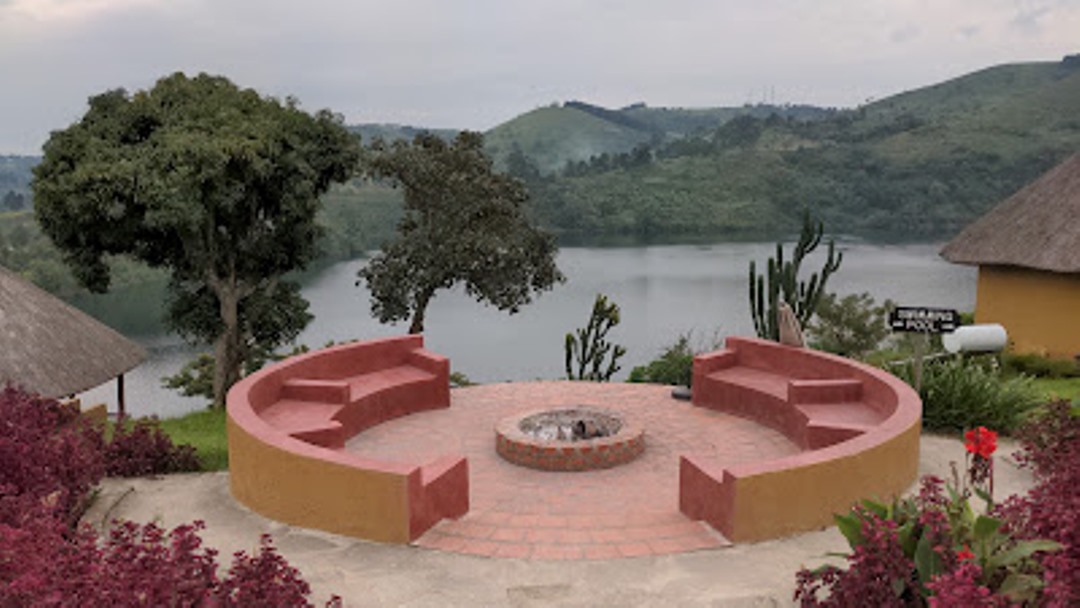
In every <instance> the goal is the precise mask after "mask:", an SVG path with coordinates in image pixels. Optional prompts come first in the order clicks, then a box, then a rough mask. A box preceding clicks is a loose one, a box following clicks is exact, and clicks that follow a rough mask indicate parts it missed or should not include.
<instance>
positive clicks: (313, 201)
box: [33, 73, 359, 404]
mask: <svg viewBox="0 0 1080 608" xmlns="http://www.w3.org/2000/svg"><path fill="white" fill-rule="evenodd" d="M89 105H90V107H89V109H88V110H87V112H86V114H85V115H84V116H83V117H82V119H81V120H79V121H78V122H76V123H75V124H73V125H71V126H69V127H68V128H66V129H63V130H60V131H56V132H53V133H52V135H51V137H50V138H49V141H48V142H47V143H46V144H45V148H44V152H45V154H44V159H43V160H42V162H41V164H40V165H38V166H37V167H36V168H35V170H34V182H33V193H34V200H35V212H36V215H37V218H38V221H39V222H40V224H41V227H42V229H43V231H44V232H45V233H46V234H47V235H48V236H49V237H50V238H51V239H52V240H53V241H54V242H55V243H56V245H57V246H58V247H59V248H60V249H61V250H62V251H63V253H64V257H65V260H66V261H67V262H68V264H69V265H70V266H71V268H72V271H73V272H74V274H75V275H76V277H77V278H78V279H79V281H80V282H81V283H82V284H83V285H84V286H86V287H87V288H88V289H90V290H91V291H98V292H102V291H106V290H107V289H108V287H109V282H110V267H109V264H108V260H109V257H110V256H113V255H128V256H132V257H134V258H137V259H140V260H142V261H144V262H146V263H148V264H149V265H151V266H155V267H164V268H167V269H168V270H169V271H170V272H171V283H170V290H171V296H172V297H171V302H170V310H169V324H170V325H171V326H172V327H173V328H174V329H176V330H178V331H179V332H180V333H182V334H183V335H185V336H186V337H188V338H190V339H192V340H195V341H202V342H214V343H215V356H216V368H215V374H214V395H215V402H216V403H218V404H220V403H223V401H224V395H225V391H226V390H227V389H228V387H229V386H231V385H232V384H233V383H234V382H235V381H236V380H237V379H238V378H239V375H240V369H241V366H242V365H243V362H244V360H245V359H246V357H247V356H248V355H249V353H250V351H251V349H252V348H253V347H255V346H256V345H261V346H263V347H266V346H270V347H272V346H274V345H276V344H277V343H280V342H281V341H283V340H289V339H292V338H294V337H295V336H296V335H297V334H298V333H299V331H300V330H301V329H302V328H303V327H304V325H305V324H306V323H307V322H308V320H309V319H310V316H309V315H308V314H307V312H306V307H307V303H306V302H305V301H304V300H303V299H302V298H301V297H300V296H299V288H298V287H297V286H296V285H294V284H292V283H290V282H287V281H283V280H282V279H281V277H282V275H284V274H285V273H287V272H289V271H292V270H296V269H299V268H302V267H304V265H305V264H306V263H307V262H308V261H310V260H311V259H312V257H313V256H314V255H315V253H316V245H315V239H316V236H317V235H318V233H319V227H318V226H317V224H316V223H315V213H316V211H317V210H318V207H319V195H320V194H322V193H324V192H326V190H327V189H328V188H329V187H330V185H331V183H333V182H335V181H342V180H344V179H346V178H348V177H349V175H350V174H351V173H352V172H353V170H354V169H355V166H356V163H357V161H358V158H359V144H358V142H357V141H356V139H355V138H354V137H353V136H352V135H350V134H349V133H348V132H347V131H346V130H345V128H344V127H343V126H342V122H341V119H340V117H338V116H335V115H333V114H331V113H330V112H329V111H326V110H323V111H320V112H317V113H316V114H314V115H311V114H308V113H306V112H304V111H302V110H300V109H299V107H298V106H297V102H296V101H295V100H293V99H288V100H286V101H284V102H281V101H278V100H276V99H273V98H269V97H263V96H261V95H259V94H258V93H257V92H256V91H254V90H251V89H241V88H238V87H237V86H236V85H234V84H233V83H231V82H230V81H229V80H227V79H226V78H222V77H217V76H209V75H206V74H200V75H198V76H196V77H193V78H189V77H187V76H185V75H184V74H181V73H177V74H174V75H172V76H169V77H166V78H163V79H161V80H159V81H158V82H157V83H156V84H155V86H154V87H153V88H152V89H150V90H146V91H138V92H136V93H135V94H133V95H131V94H128V93H127V92H125V91H123V90H113V91H108V92H106V93H103V94H101V95H98V96H96V97H92V98H91V99H90V101H89Z"/></svg>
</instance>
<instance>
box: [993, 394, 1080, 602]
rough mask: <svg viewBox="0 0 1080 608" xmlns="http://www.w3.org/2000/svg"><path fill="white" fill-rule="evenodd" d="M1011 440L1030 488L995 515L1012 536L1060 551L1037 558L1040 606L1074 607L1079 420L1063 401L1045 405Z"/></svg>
mask: <svg viewBox="0 0 1080 608" xmlns="http://www.w3.org/2000/svg"><path fill="white" fill-rule="evenodd" d="M1017 436H1018V437H1019V439H1020V440H1021V442H1022V444H1023V450H1022V451H1021V452H1020V454H1018V455H1017V460H1018V461H1020V463H1021V464H1022V465H1023V466H1026V467H1028V468H1030V469H1031V471H1032V473H1033V474H1034V475H1035V480H1036V485H1035V487H1034V488H1032V489H1031V491H1030V492H1028V493H1027V495H1025V496H1019V497H1012V498H1010V499H1009V500H1007V501H1006V502H1005V503H1004V504H1002V505H1001V506H1000V507H999V509H998V512H999V514H1000V515H1001V517H1002V518H1003V519H1004V520H1005V522H1006V526H1007V528H1008V529H1009V530H1010V531H1011V532H1012V534H1014V535H1015V536H1016V537H1017V538H1049V539H1052V540H1055V541H1057V542H1059V543H1061V544H1062V545H1063V546H1064V549H1063V550H1062V551H1060V552H1056V553H1047V554H1043V555H1042V556H1041V557H1040V561H1041V564H1042V566H1043V568H1044V570H1045V572H1046V574H1045V580H1046V587H1045V589H1044V590H1043V598H1042V599H1043V604H1044V605H1046V606H1077V605H1080V492H1078V491H1077V488H1078V487H1080V417H1078V415H1077V412H1076V411H1075V409H1074V408H1072V407H1071V406H1070V405H1069V403H1068V402H1066V401H1057V402H1055V403H1052V404H1049V405H1048V406H1047V409H1046V412H1045V413H1044V414H1043V415H1041V416H1038V417H1036V418H1034V419H1032V420H1031V421H1029V422H1027V423H1026V424H1025V425H1024V426H1023V427H1021V429H1020V430H1019V432H1018V433H1017Z"/></svg>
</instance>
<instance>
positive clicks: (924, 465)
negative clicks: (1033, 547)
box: [85, 436, 1031, 607]
mask: <svg viewBox="0 0 1080 608" xmlns="http://www.w3.org/2000/svg"><path fill="white" fill-rule="evenodd" d="M1014 449H1015V446H1014V445H1013V444H1011V443H1009V442H1007V441H1002V442H1001V445H1000V447H999V449H998V454H999V457H998V458H997V459H996V465H995V490H996V493H997V496H998V497H999V498H1002V497H1004V496H1007V495H1009V494H1012V493H1016V492H1021V491H1024V490H1025V489H1026V488H1028V487H1030V484H1031V479H1030V477H1029V476H1028V475H1027V473H1026V472H1024V471H1021V470H1018V469H1017V468H1016V467H1015V466H1013V465H1012V463H1011V459H1009V458H1008V457H1007V455H1008V454H1010V453H1011V452H1012V451H1014ZM963 459H964V448H963V443H962V442H961V441H958V440H955V439H948V438H942V437H935V436H924V437H923V439H922V454H921V460H920V469H921V474H928V473H933V474H935V475H939V476H943V477H948V476H949V475H950V472H949V471H950V469H949V462H950V461H955V462H957V463H959V464H961V465H962V463H963ZM114 518H124V519H131V520H134V521H138V522H148V521H157V522H159V523H160V524H162V525H164V526H168V527H172V526H176V525H178V524H181V523H186V522H190V521H192V520H194V519H201V520H203V521H205V522H206V525H207V529H206V530H205V531H204V532H203V534H202V536H203V538H204V540H205V541H206V544H207V545H208V546H211V547H215V548H217V549H218V550H219V551H220V556H221V557H220V558H219V561H221V562H224V563H225V564H226V565H227V563H228V561H229V557H228V556H229V555H231V554H232V552H234V551H238V550H247V551H252V550H253V549H255V548H256V547H257V546H258V538H259V535H260V534H262V533H265V532H269V533H271V534H272V535H273V537H274V540H275V544H276V546H277V547H278V548H279V549H280V550H281V553H282V554H283V555H284V556H285V557H286V558H287V559H288V560H289V562H290V563H291V564H292V565H293V566H295V567H297V568H298V569H300V571H301V572H302V573H303V575H304V577H305V578H306V579H307V581H308V582H309V583H311V585H312V588H313V594H312V598H313V599H314V601H315V602H316V603H317V604H318V603H321V602H322V601H323V600H325V599H326V598H328V597H329V596H330V594H331V593H336V594H338V595H340V596H342V597H343V598H344V599H345V603H346V605H348V606H387V607H390V606H433V607H436V606H437V607H444V606H470V607H472V606H485V607H487V606H515V607H516V606H582V607H584V606H665V607H675V606H725V607H726V606H786V605H789V604H790V603H791V594H792V590H793V588H794V577H795V571H796V570H797V569H798V568H799V567H800V566H804V565H805V566H807V567H815V566H817V565H820V564H822V563H823V562H824V561H825V558H824V557H823V556H824V554H825V553H826V552H829V551H845V550H846V549H847V544H846V543H845V541H844V539H843V538H842V537H841V536H840V534H839V533H838V532H836V530H835V529H834V528H831V529H827V530H823V531H819V532H811V533H808V534H803V535H799V536H796V537H792V538H788V539H783V540H775V541H768V542H763V543H758V544H753V545H736V546H732V547H725V548H717V549H709V550H699V551H694V552H690V553H678V554H670V555H655V556H647V557H635V558H625V557H624V558H621V559H610V560H604V559H594V560H578V561H550V560H535V559H513V558H495V557H479V556H472V555H461V554H455V553H447V552H443V551H437V550H432V549H425V548H419V547H408V546H397V545H381V544H376V543H370V542H365V541H360V540H356V539H352V538H347V537H341V536H335V535H332V534H326V533H322V532H316V531H312V530H305V529H300V528H293V527H291V526H287V525H284V524H280V523H277V522H274V521H270V520H267V519H265V518H263V517H261V516H259V515H256V514H254V513H251V512H250V511H248V510H246V509H244V508H243V507H241V506H240V505H238V504H237V503H236V502H235V501H234V500H233V499H232V496H231V495H230V494H229V489H228V474H227V473H207V474H193V475H171V476H168V477H163V478H160V479H134V480H129V479H110V480H106V481H105V482H104V483H103V484H102V489H101V493H100V495H99V496H98V499H97V501H96V503H95V504H94V506H93V508H92V509H91V511H90V512H89V513H87V515H86V518H85V521H87V522H90V523H93V524H94V525H99V526H100V525H103V524H104V522H106V521H108V520H111V519H114Z"/></svg>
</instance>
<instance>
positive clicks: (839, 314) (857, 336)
mask: <svg viewBox="0 0 1080 608" xmlns="http://www.w3.org/2000/svg"><path fill="white" fill-rule="evenodd" d="M894 306H895V304H894V303H893V302H892V301H890V300H885V302H884V303H883V304H882V305H881V306H877V305H876V302H874V298H872V297H871V296H870V294H869V293H861V294H858V295H855V294H852V295H848V296H844V297H843V298H842V299H837V297H836V294H831V293H830V294H826V295H825V296H823V297H822V298H821V301H820V302H818V305H817V309H816V310H815V315H814V318H813V321H812V322H811V323H810V325H809V326H808V327H807V333H808V334H809V338H810V344H811V345H812V346H813V347H814V348H817V349H820V350H823V351H826V352H830V353H833V354H837V355H841V356H844V357H854V358H862V357H864V356H866V355H867V354H868V353H870V352H871V351H874V350H877V349H878V348H879V347H880V346H881V343H882V342H884V341H885V339H886V338H888V337H889V336H890V334H891V333H892V330H891V329H890V328H889V323H888V321H889V311H890V310H891V309H892V308H893V307H894Z"/></svg>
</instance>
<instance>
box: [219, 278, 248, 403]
mask: <svg viewBox="0 0 1080 608" xmlns="http://www.w3.org/2000/svg"><path fill="white" fill-rule="evenodd" d="M214 291H215V293H216V294H217V298H218V304H219V306H220V312H221V321H222V323H223V324H224V325H225V329H224V330H223V331H222V332H221V335H220V336H218V339H217V342H216V344H215V345H214V407H224V406H225V394H226V393H227V392H228V390H229V388H230V387H232V385H233V384H236V382H237V381H238V380H240V367H241V365H243V362H244V361H243V353H242V352H241V344H240V343H241V332H240V315H239V309H240V289H239V288H238V287H237V285H236V281H235V280H231V281H228V282H224V281H222V282H220V283H218V285H217V286H216V287H215V289H214Z"/></svg>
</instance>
